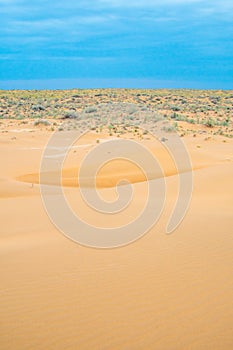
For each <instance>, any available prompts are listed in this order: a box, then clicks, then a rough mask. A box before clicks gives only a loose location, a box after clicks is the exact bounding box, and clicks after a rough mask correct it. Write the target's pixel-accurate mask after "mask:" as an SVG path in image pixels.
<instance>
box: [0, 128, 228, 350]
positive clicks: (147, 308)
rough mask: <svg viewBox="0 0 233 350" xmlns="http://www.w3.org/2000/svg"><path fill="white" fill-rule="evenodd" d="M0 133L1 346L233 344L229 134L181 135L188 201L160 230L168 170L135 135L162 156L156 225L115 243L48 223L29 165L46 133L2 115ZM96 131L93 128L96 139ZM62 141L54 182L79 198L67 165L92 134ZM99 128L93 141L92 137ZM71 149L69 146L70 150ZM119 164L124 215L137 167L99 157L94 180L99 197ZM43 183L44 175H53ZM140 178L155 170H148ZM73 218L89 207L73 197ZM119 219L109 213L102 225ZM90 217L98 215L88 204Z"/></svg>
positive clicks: (140, 188)
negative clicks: (188, 167)
mask: <svg viewBox="0 0 233 350" xmlns="http://www.w3.org/2000/svg"><path fill="white" fill-rule="evenodd" d="M4 130H5V132H2V133H1V135H0V160H1V177H0V209H1V210H0V219H1V235H0V240H1V244H0V257H1V287H0V293H1V327H0V348H1V349H3V350H11V349H12V350H26V349H33V350H37V349H38V350H39V349H41V350H42V349H48V350H64V349H75V350H76V349H78V350H85V349H88V350H90V349H92V350H94V349H96V350H97V349H98V350H100V349H101V350H103V349H111V350H118V349H119V350H131V349H135V350H136V349H153V350H155V349H156V350H181V349H185V350H187V349H189V350H202V349H203V350H206V349H216V350H220V349H222V350H223V349H224V350H228V349H229V350H230V349H232V348H233V331H232V324H233V298H232V293H233V282H232V250H233V235H232V233H233V229H232V228H233V215H232V207H233V196H232V193H233V182H232V177H233V139H230V138H225V137H222V136H220V135H217V136H211V137H209V139H207V140H206V135H204V134H203V135H201V134H200V135H197V137H193V136H192V135H187V136H185V137H184V138H183V141H184V143H185V145H186V147H187V149H188V152H189V154H190V158H191V160H192V164H193V175H194V188H193V196H192V201H191V204H190V207H189V210H188V212H187V215H186V216H185V218H184V220H183V222H182V223H181V224H180V225H179V227H178V228H177V229H176V230H175V232H173V233H172V234H171V235H166V234H165V226H166V223H167V220H168V217H169V215H170V213H171V209H172V207H173V205H174V201H175V199H176V194H177V174H176V169H175V167H174V164H172V162H171V161H169V159H168V157H167V156H166V154H165V153H164V150H163V148H162V146H154V144H153V140H150V139H148V140H144V141H142V142H144V144H145V145H146V146H148V147H149V148H150V149H151V150H152V152H154V154H155V155H156V157H158V158H159V159H160V161H161V162H162V164H163V168H164V172H165V176H166V183H167V199H166V205H165V208H164V211H163V213H162V215H161V217H160V219H159V221H158V222H157V224H156V225H154V227H153V228H152V229H151V230H150V231H149V232H148V233H147V234H146V235H145V236H143V237H142V238H141V239H139V240H137V241H136V242H134V243H132V244H129V245H127V246H125V247H121V248H116V249H109V250H108V249H106V250H104V249H93V248H88V247H84V246H81V245H79V244H77V243H75V242H73V241H71V240H69V239H68V238H66V237H65V236H63V235H62V234H61V233H60V232H59V231H58V230H57V229H56V228H55V227H54V225H53V224H52V223H51V222H50V219H49V217H48V216H47V214H46V212H45V210H44V207H43V204H42V201H41V196H40V189H39V184H38V174H39V169H40V159H41V155H42V152H43V148H44V146H45V145H46V143H47V141H48V139H49V137H50V135H51V132H49V131H47V130H45V129H43V128H41V129H37V128H36V127H28V126H27V127H25V126H23V125H21V126H19V125H17V123H16V122H15V124H14V123H13V124H11V125H8V124H7V122H6V123H5V125H4ZM106 137H108V136H107V135H104V134H103V135H98V139H101V138H102V139H104V138H106ZM96 138H97V136H96V135H95V134H94V132H93V133H90V134H89V135H87V136H86V138H84V139H83V140H82V144H83V145H84V146H85V145H86V146H85V147H80V148H76V149H73V152H72V156H71V157H70V159H67V162H66V163H65V165H64V172H63V185H64V186H65V187H64V188H65V192H66V193H67V197H68V198H69V200H70V203H71V205H72V206H73V207H74V208H75V206H77V205H79V204H80V197H79V196H78V194H77V192H78V187H77V186H76V180H75V176H76V170H77V166H78V164H79V163H80V160H81V158H82V156H83V155H84V154H85V153H86V152H87V151H88V150H89V149H91V148H92V147H94V146H95V145H96ZM102 139H101V140H102ZM74 151H75V152H74ZM127 174H128V177H129V180H130V182H132V184H133V187H134V190H135V191H136V194H137V195H136V200H135V204H134V205H133V206H132V207H129V208H128V215H129V216H132V215H134V214H135V213H136V212H137V210H138V211H140V210H141V209H140V208H141V207H140V205H141V204H140V203H141V201H142V200H143V197H144V193H145V191H144V186H145V182H144V180H145V179H144V177H143V174H142V173H141V172H140V171H139V169H136V168H135V167H134V166H132V165H130V164H126V163H124V162H123V163H121V164H120V163H118V164H117V163H115V164H112V166H111V164H109V165H108V166H106V168H103V169H102V171H101V172H100V174H99V177H98V179H97V186H98V187H99V188H100V191H102V193H103V196H105V195H106V196H108V195H109V196H110V197H111V196H112V192H111V191H112V186H114V185H115V184H116V183H117V181H118V180H119V179H120V178H121V177H122V176H123V177H126V176H127ZM52 179H53V176H51V183H50V185H51V186H52V185H55V184H54V183H53V182H52ZM151 181H159V179H156V174H154V178H153V179H152V180H151ZM80 207H81V209H80V212H81V215H83V217H84V218H86V219H87V218H88V217H89V218H90V215H89V211H90V209H87V208H85V206H84V205H81V204H80ZM126 219H127V216H126V217H121V218H118V219H115V221H114V219H113V218H111V224H113V225H114V224H115V225H118V224H119V223H120V224H124V223H125V221H126ZM91 220H92V221H93V223H94V224H96V225H98V224H100V223H103V221H104V224H105V225H109V224H110V222H109V221H108V218H103V217H98V216H97V215H96V216H95V215H93V216H92V217H91Z"/></svg>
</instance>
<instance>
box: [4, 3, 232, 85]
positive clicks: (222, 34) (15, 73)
mask: <svg viewBox="0 0 233 350" xmlns="http://www.w3.org/2000/svg"><path fill="white" fill-rule="evenodd" d="M0 22H1V29H0V88H47V87H48V88H69V87H79V86H80V87H108V86H110V87H114V86H116V87H143V88H145V87H174V88H175V87H190V88H216V89H230V88H233V40H232V38H233V1H232V0H222V1H221V0H219V1H217V0H205V1H204V0H158V1H156V0H86V1H83V0H80V1H79V0H77V1H73V0H67V1H65V0H57V1H48V0H46V1H45V0H34V1H33V0H31V1H28V0H0Z"/></svg>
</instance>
